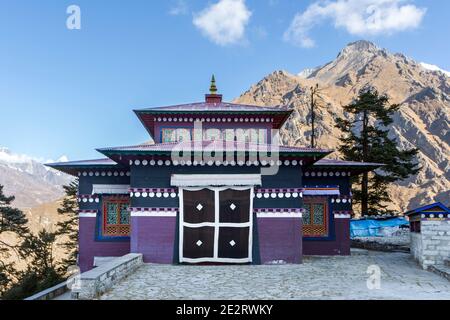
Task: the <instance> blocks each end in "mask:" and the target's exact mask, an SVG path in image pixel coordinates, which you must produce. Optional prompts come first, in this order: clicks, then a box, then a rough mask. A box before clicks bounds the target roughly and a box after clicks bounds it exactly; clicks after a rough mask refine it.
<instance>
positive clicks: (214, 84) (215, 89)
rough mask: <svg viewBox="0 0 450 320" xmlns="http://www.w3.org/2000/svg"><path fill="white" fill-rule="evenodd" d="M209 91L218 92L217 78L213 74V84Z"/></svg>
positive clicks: (211, 92)
mask: <svg viewBox="0 0 450 320" xmlns="http://www.w3.org/2000/svg"><path fill="white" fill-rule="evenodd" d="M209 93H210V94H216V93H217V87H216V78H215V77H214V75H212V78H211V86H210V87H209Z"/></svg>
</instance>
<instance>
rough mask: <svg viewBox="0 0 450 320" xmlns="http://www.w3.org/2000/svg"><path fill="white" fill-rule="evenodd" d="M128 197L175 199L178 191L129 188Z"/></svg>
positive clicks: (171, 189) (173, 189)
mask: <svg viewBox="0 0 450 320" xmlns="http://www.w3.org/2000/svg"><path fill="white" fill-rule="evenodd" d="M129 191H130V197H134V198H140V197H142V198H147V197H149V198H155V197H156V198H177V197H178V189H175V188H130V189H129Z"/></svg>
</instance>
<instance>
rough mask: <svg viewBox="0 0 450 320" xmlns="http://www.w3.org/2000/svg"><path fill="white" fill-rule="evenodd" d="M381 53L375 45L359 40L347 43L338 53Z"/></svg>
mask: <svg viewBox="0 0 450 320" xmlns="http://www.w3.org/2000/svg"><path fill="white" fill-rule="evenodd" d="M379 51H382V50H381V49H380V48H379V47H378V46H377V45H376V44H374V43H373V42H370V41H366V40H359V41H355V42H351V43H349V44H348V45H347V46H346V47H345V48H344V49H343V50H342V51H341V52H340V53H339V56H341V55H346V54H352V53H361V52H370V53H378V52H379Z"/></svg>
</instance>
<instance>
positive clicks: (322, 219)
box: [302, 197, 330, 238]
mask: <svg viewBox="0 0 450 320" xmlns="http://www.w3.org/2000/svg"><path fill="white" fill-rule="evenodd" d="M303 207H304V209H305V212H304V213H303V227H302V228H303V236H304V237H309V238H324V237H328V236H329V235H330V230H329V206H328V198H327V197H305V198H304V200H303Z"/></svg>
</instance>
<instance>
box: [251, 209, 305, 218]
mask: <svg viewBox="0 0 450 320" xmlns="http://www.w3.org/2000/svg"><path fill="white" fill-rule="evenodd" d="M304 211H305V209H303V208H255V209H253V212H255V213H256V216H257V217H258V218H301V217H302V215H303V212H304Z"/></svg>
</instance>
